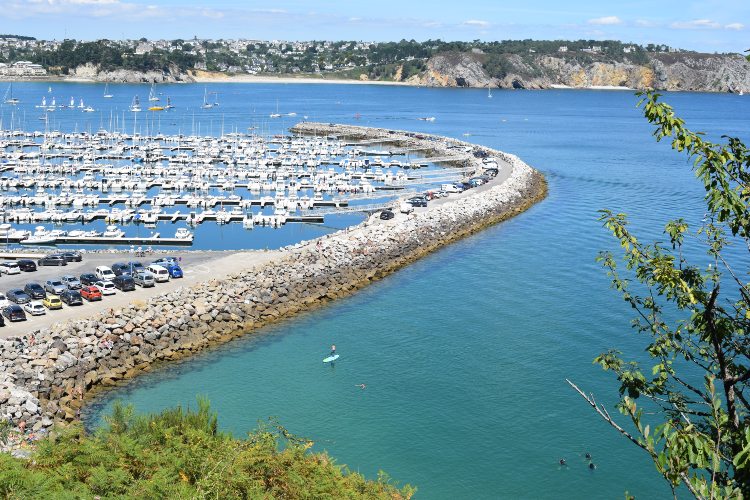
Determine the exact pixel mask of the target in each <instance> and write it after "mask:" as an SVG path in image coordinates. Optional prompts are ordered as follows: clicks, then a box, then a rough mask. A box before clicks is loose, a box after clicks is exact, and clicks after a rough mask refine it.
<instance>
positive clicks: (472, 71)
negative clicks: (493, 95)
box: [407, 53, 750, 92]
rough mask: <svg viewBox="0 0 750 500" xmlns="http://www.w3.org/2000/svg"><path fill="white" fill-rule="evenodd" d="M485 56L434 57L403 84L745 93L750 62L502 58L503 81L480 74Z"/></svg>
mask: <svg viewBox="0 0 750 500" xmlns="http://www.w3.org/2000/svg"><path fill="white" fill-rule="evenodd" d="M485 60H486V56H484V55H483V54H474V53H450V54H439V55H437V56H434V57H432V58H431V59H430V60H429V61H428V62H427V70H425V71H424V72H422V73H421V74H419V75H414V76H412V77H411V78H409V80H407V81H408V82H409V83H412V84H415V85H425V86H438V87H486V86H488V85H491V86H496V87H500V88H525V89H544V88H551V87H553V86H556V85H561V86H563V85H564V86H569V87H576V88H585V87H594V86H616V87H629V88H634V89H650V88H653V89H659V90H692V91H705V92H740V91H742V92H750V62H748V61H747V60H746V59H745V58H744V57H742V56H739V55H711V54H692V53H691V54H688V53H674V54H652V55H649V58H648V61H647V62H646V63H644V64H635V63H632V62H614V61H612V62H606V61H594V62H590V63H587V64H582V63H580V62H578V61H577V60H575V59H573V58H566V57H561V56H545V55H540V56H536V57H532V58H522V57H520V56H518V55H508V56H504V58H503V63H504V67H506V68H508V70H507V71H506V74H505V76H504V77H503V78H492V77H490V76H489V74H488V73H487V71H486V70H485V67H484V63H485Z"/></svg>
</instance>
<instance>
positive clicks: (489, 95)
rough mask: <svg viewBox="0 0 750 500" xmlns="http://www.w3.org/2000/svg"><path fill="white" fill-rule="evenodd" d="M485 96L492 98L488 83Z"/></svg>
mask: <svg viewBox="0 0 750 500" xmlns="http://www.w3.org/2000/svg"><path fill="white" fill-rule="evenodd" d="M487 97H488V98H489V99H492V87H490V84H489V83H488V84H487Z"/></svg>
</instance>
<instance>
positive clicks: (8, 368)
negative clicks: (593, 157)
mask: <svg viewBox="0 0 750 500" xmlns="http://www.w3.org/2000/svg"><path fill="white" fill-rule="evenodd" d="M293 131H295V132H298V133H311V132H313V131H315V132H316V133H325V134H336V135H338V136H340V137H341V136H347V137H357V138H369V139H372V138H383V139H384V140H386V141H387V142H391V143H394V144H401V145H409V146H414V147H420V148H422V149H425V148H430V149H431V154H432V155H437V156H444V155H446V154H447V153H449V152H453V151H454V150H455V147H457V146H460V147H461V148H463V150H464V153H466V152H469V151H470V152H471V153H472V154H471V155H469V157H465V158H464V159H463V160H462V164H463V166H469V167H473V168H474V169H475V170H481V169H482V168H483V167H484V164H483V163H482V160H481V158H478V157H477V155H480V156H483V155H487V156H489V157H491V158H494V159H495V160H496V161H497V163H498V165H499V166H500V174H499V175H498V176H497V178H496V179H495V180H494V181H492V182H490V183H488V184H486V185H484V186H481V187H480V188H476V189H473V190H470V191H467V192H465V193H463V194H461V195H458V196H455V199H454V198H450V197H449V198H443V199H440V200H438V201H437V202H432V203H431V204H430V207H429V208H427V209H422V210H420V211H418V212H414V213H412V214H409V215H408V216H405V215H399V216H398V217H397V218H395V219H393V220H389V221H382V220H380V219H379V218H377V217H375V216H373V217H370V218H369V219H368V220H366V221H365V222H363V223H361V224H360V225H358V226H356V227H354V228H350V229H349V230H344V231H339V232H337V233H334V234H332V235H328V236H326V237H323V238H320V239H318V240H314V241H311V242H305V243H300V244H298V245H292V246H290V247H287V248H285V249H284V252H285V255H284V257H283V258H282V259H280V260H277V261H274V262H271V263H269V264H265V265H262V266H259V267H256V268H252V269H242V270H238V272H237V273H236V274H233V275H230V276H228V277H226V278H224V279H214V280H210V281H206V282H202V283H199V284H196V285H193V286H190V287H181V288H178V289H176V290H175V291H172V292H170V293H167V294H164V295H161V296H158V297H154V298H151V299H149V300H148V301H137V300H136V301H134V302H133V303H131V304H130V305H129V306H127V307H124V308H121V309H116V310H110V311H108V312H107V313H106V314H102V315H99V316H97V317H93V318H84V319H80V320H77V321H70V322H67V323H58V324H55V325H53V326H52V327H50V328H48V329H45V330H42V331H34V332H30V334H29V336H27V337H28V338H31V335H33V342H32V341H30V340H27V341H23V340H22V339H20V338H16V339H7V340H3V341H0V367H1V369H2V372H0V418H10V419H12V420H13V421H14V422H20V421H25V422H26V423H27V428H28V429H34V430H39V429H41V428H44V427H49V426H51V425H52V424H53V422H54V421H56V420H64V421H71V420H74V419H76V418H77V410H78V409H79V408H80V407H81V405H82V404H83V402H84V400H85V398H86V397H87V396H89V395H91V394H93V393H94V392H95V391H96V390H99V389H101V388H103V387H107V386H111V385H113V384H115V383H116V382H117V381H120V380H123V379H127V378H131V377H133V376H135V375H137V374H138V373H140V372H142V371H146V370H148V369H149V368H150V367H151V366H152V365H153V364H154V363H157V362H160V361H167V360H174V359H178V358H183V357H186V356H189V355H191V354H192V353H195V352H197V351H200V350H202V349H204V348H206V347H209V346H211V345H215V344H218V343H222V342H225V341H227V340H229V339H231V338H234V337H236V336H239V335H243V334H246V333H248V332H250V331H252V330H254V329H256V328H259V327H261V326H263V325H266V324H268V323H271V322H275V321H278V320H280V319H283V318H287V317H290V316H291V315H293V314H295V313H297V312H299V311H303V310H309V309H311V308H314V307H317V306H319V305H320V304H323V303H325V302H327V301H330V300H334V299H337V298H340V297H344V296H346V295H349V294H351V293H353V292H354V291H356V290H357V289H359V288H361V287H363V286H365V285H367V284H368V283H370V282H372V281H374V280H377V279H379V278H381V277H383V276H386V275H388V274H390V273H392V272H394V271H396V270H397V269H399V268H401V267H403V266H405V265H407V264H409V263H410V262H413V261H414V260H416V259H419V258H420V257H422V256H424V255H426V254H428V253H430V252H432V251H434V250H436V249H438V248H440V247H441V246H444V245H446V244H448V243H450V242H452V241H455V240H457V239H460V238H463V237H465V236H467V235H469V234H472V233H475V232H477V231H479V230H481V229H483V228H485V227H487V226H489V225H491V224H495V223H497V222H499V221H502V220H504V219H507V218H509V217H512V216H514V215H516V214H518V213H520V212H522V211H524V210H526V209H527V208H528V207H530V206H532V205H533V204H534V203H536V202H538V201H540V200H541V199H543V198H544V196H545V195H546V182H545V180H544V178H543V176H542V175H541V174H540V173H538V172H537V171H535V170H533V169H532V168H531V167H529V166H528V165H526V164H525V163H524V162H523V161H521V160H520V159H519V158H517V157H515V156H513V155H509V154H505V153H502V152H499V151H495V150H491V149H489V148H485V147H481V146H475V145H471V144H467V143H463V142H461V141H457V140H454V139H447V138H441V137H436V136H425V135H422V134H414V133H410V132H395V131H388V130H383V129H369V128H363V127H351V126H335V125H322V124H306V123H305V124H300V125H298V126H296V127H295V128H294V129H293ZM466 158H468V159H466Z"/></svg>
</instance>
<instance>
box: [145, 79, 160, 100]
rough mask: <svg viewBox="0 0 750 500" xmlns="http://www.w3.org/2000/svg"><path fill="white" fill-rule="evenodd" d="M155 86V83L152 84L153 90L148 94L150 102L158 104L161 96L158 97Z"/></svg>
mask: <svg viewBox="0 0 750 500" xmlns="http://www.w3.org/2000/svg"><path fill="white" fill-rule="evenodd" d="M155 85H156V84H155V83H152V84H151V90H149V92H148V100H149V101H151V102H156V101H158V100H159V96H157V95H156V91H155V90H154V86H155Z"/></svg>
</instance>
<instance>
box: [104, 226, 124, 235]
mask: <svg viewBox="0 0 750 500" xmlns="http://www.w3.org/2000/svg"><path fill="white" fill-rule="evenodd" d="M102 236H104V237H105V238H122V237H123V236H125V231H123V230H122V229H120V228H119V227H117V226H107V230H106V231H104V234H103V235H102Z"/></svg>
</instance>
